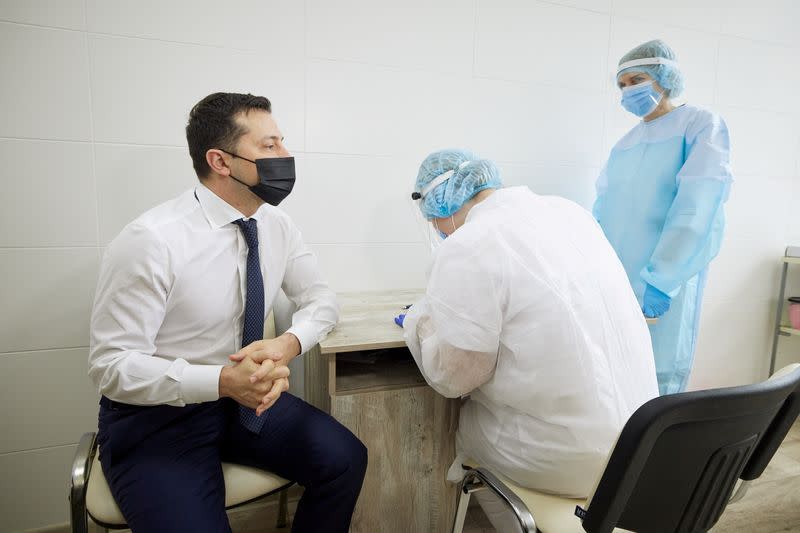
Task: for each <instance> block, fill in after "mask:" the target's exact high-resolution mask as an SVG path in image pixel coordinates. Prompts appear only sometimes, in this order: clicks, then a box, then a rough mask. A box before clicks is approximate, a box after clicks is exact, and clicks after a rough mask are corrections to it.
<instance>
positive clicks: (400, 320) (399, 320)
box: [394, 313, 406, 328]
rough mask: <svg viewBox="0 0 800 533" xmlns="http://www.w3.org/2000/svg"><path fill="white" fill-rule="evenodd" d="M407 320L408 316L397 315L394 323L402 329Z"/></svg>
mask: <svg viewBox="0 0 800 533" xmlns="http://www.w3.org/2000/svg"><path fill="white" fill-rule="evenodd" d="M405 319H406V314H405V313H403V314H401V315H397V316H396V317H394V323H395V324H397V325H398V326H400V327H401V328H402V327H403V321H404V320H405Z"/></svg>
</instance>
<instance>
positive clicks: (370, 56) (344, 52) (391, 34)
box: [308, 0, 475, 75]
mask: <svg viewBox="0 0 800 533" xmlns="http://www.w3.org/2000/svg"><path fill="white" fill-rule="evenodd" d="M474 18H475V15H474V9H473V4H472V2H462V1H460V0H441V1H438V2H426V1H425V0H411V1H406V2H393V1H378V2H376V1H374V0H347V1H346V2H327V1H325V0H309V2H308V55H309V56H310V57H315V58H326V59H337V60H345V61H360V62H364V63H370V64H374V65H394V66H402V67H410V68H413V69H425V70H432V71H435V72H451V73H460V74H465V75H469V74H471V72H472V56H473V26H474Z"/></svg>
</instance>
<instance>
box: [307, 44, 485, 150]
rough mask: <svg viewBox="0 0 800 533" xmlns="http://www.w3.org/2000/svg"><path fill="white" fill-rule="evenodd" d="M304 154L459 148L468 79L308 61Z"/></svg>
mask: <svg viewBox="0 0 800 533" xmlns="http://www.w3.org/2000/svg"><path fill="white" fill-rule="evenodd" d="M306 82H307V84H308V96H307V104H306V113H307V123H306V128H307V139H306V151H308V152H333V153H349V154H368V155H392V154H403V155H410V156H411V157H414V158H416V157H419V158H420V160H421V159H422V158H424V157H425V156H426V155H427V154H428V153H429V152H431V151H433V150H435V149H438V148H443V147H447V146H463V145H464V143H465V140H466V138H467V135H466V130H467V128H468V127H469V122H470V120H471V115H472V109H473V108H474V106H475V104H474V102H471V101H470V100H469V79H467V78H458V77H453V76H444V75H438V74H430V73H424V72H410V71H402V70H398V69H396V68H386V67H374V66H369V65H360V64H345V63H336V62H332V61H321V60H320V61H317V60H315V61H310V62H309V63H308V74H307V80H306Z"/></svg>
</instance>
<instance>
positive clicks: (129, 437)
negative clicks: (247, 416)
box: [97, 393, 367, 533]
mask: <svg viewBox="0 0 800 533" xmlns="http://www.w3.org/2000/svg"><path fill="white" fill-rule="evenodd" d="M262 416H266V417H267V419H266V422H265V424H264V427H263V428H262V429H261V432H260V433H258V434H255V433H252V432H250V431H248V430H247V429H245V428H244V427H242V426H241V424H240V423H239V416H238V404H236V403H235V402H233V401H232V400H229V399H222V400H218V401H216V402H206V403H201V404H192V405H187V406H186V407H172V406H168V405H158V406H148V407H142V406H134V405H127V404H121V403H118V402H113V401H110V400H108V399H107V398H105V397H104V398H102V399H101V400H100V417H99V431H98V437H97V438H98V443H99V445H100V463H101V465H102V467H103V473H104V474H105V476H106V479H107V481H108V484H109V487H110V488H111V493H112V494H113V495H114V499H115V500H116V501H117V504H118V505H119V507H120V509H121V510H122V514H123V515H124V516H125V519H126V520H127V521H128V526H129V527H130V528H131V529H132V530H133V531H134V532H135V533H150V532H153V533H155V532H158V533H161V532H176V533H179V532H187V533H189V532H192V533H203V532H208V533H212V532H213V533H220V532H226V531H228V532H229V531H230V525H229V524H228V518H227V516H226V514H225V484H224V482H223V477H222V466H221V462H222V461H225V462H230V463H237V464H243V465H248V466H254V467H256V468H261V469H264V470H268V471H270V472H273V473H275V474H277V475H279V476H281V477H284V478H286V479H290V480H293V481H296V482H297V483H298V484H300V485H302V486H303V487H304V488H305V490H304V492H303V496H302V498H301V499H300V502H299V503H298V506H297V512H296V513H295V516H294V521H293V526H292V531H293V532H298V533H300V532H310V531H315V532H320V531H325V532H331V533H336V532H342V533H346V532H347V531H348V528H349V526H350V519H351V516H352V514H353V508H354V507H355V504H356V500H357V499H358V494H359V492H360V491H361V484H362V482H363V480H364V474H365V472H366V468H367V449H366V447H365V446H364V445H363V444H362V443H361V441H359V440H358V439H357V438H356V437H355V436H354V435H353V434H352V433H351V432H350V431H349V430H348V429H347V428H345V427H344V426H342V425H341V424H340V423H339V422H337V421H336V420H334V419H333V418H332V417H331V416H329V415H327V414H325V413H323V412H322V411H320V410H319V409H316V408H315V407H313V406H311V405H309V404H307V403H306V402H304V401H302V400H300V399H299V398H297V397H295V396H292V395H291V394H288V393H284V394H282V395H281V397H280V398H279V399H278V401H277V402H276V403H275V404H274V405H273V406H272V407H271V408H270V409H269V410H268V411H267V412H266V413H264V415H262Z"/></svg>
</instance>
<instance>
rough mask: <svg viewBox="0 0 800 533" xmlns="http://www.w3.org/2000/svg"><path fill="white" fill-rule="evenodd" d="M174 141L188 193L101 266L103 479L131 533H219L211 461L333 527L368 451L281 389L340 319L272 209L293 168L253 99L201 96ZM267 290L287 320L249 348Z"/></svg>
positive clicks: (155, 213) (298, 243)
mask: <svg viewBox="0 0 800 533" xmlns="http://www.w3.org/2000/svg"><path fill="white" fill-rule="evenodd" d="M186 137H187V141H188V145H189V152H190V154H191V157H192V161H193V165H194V168H195V171H196V173H197V176H198V178H199V181H200V183H199V185H198V186H197V187H196V188H194V189H193V190H189V191H187V192H186V193H184V194H182V195H181V196H179V197H177V198H175V199H174V200H171V201H169V202H167V203H164V204H162V205H160V206H158V207H155V208H154V209H151V210H150V211H148V212H146V213H144V214H143V215H141V216H140V217H139V218H137V219H136V220H134V221H133V222H131V223H130V224H128V226H126V227H125V228H124V229H123V230H122V232H121V233H120V234H119V235H118V236H117V238H116V239H114V241H113V242H112V243H111V244H110V245H109V247H108V249H107V251H106V253H105V256H104V258H103V263H102V267H101V271H100V277H99V281H98V287H97V293H96V297H95V303H94V310H93V312H92V320H91V335H90V336H91V341H90V343H91V346H90V355H89V375H90V376H91V378H92V379H93V380H94V382H95V383H96V384H97V386H98V388H99V390H100V392H101V394H102V395H103V396H102V399H101V401H100V406H101V407H100V416H99V433H98V441H99V443H100V461H101V464H102V466H103V472H104V473H105V475H106V478H107V479H108V482H109V485H110V487H111V491H112V493H113V495H114V498H115V499H116V501H117V503H118V504H119V506H120V509H121V510H122V512H123V515H124V516H125V518H126V520H127V521H128V524H129V526H130V527H131V529H132V530H133V531H134V532H151V531H152V532H156V531H159V532H160V531H170V532H179V531H186V532H192V533H198V532H204V531H208V532H214V533H217V532H221V531H230V526H229V524H228V520H227V516H226V514H225V487H224V482H223V477H222V469H221V461H223V460H224V461H228V462H234V463H240V464H246V465H250V466H255V467H258V468H262V469H264V470H268V471H271V472H274V473H276V474H278V475H280V476H282V477H285V478H287V479H292V480H295V481H297V482H298V483H299V484H300V485H302V486H304V487H305V491H304V493H303V497H302V499H301V500H300V502H299V504H298V507H297V512H296V514H295V518H294V525H293V529H292V530H293V531H296V532H297V531H319V524H325V526H324V529H325V531H330V532H346V531H347V530H348V528H349V524H350V519H351V516H352V512H353V507H354V506H355V503H356V499H357V498H358V494H359V492H360V490H361V484H362V482H363V478H364V473H365V471H366V464H367V451H366V448H365V447H364V445H363V444H362V443H361V442H360V441H359V440H358V439H357V438H356V437H355V436H354V435H353V434H352V433H350V431H348V430H347V429H346V428H345V427H344V426H342V425H341V424H339V423H338V422H336V421H335V420H334V419H333V418H331V417H330V416H329V415H327V414H325V413H323V412H321V411H319V410H318V409H315V408H314V407H312V406H310V405H309V404H307V403H305V402H304V401H302V400H300V399H298V398H296V397H295V396H292V395H291V394H289V393H286V392H285V391H286V390H287V389H288V375H289V370H288V367H287V365H288V363H289V361H291V360H292V359H293V358H294V357H296V356H297V355H299V354H301V353H303V352H305V351H307V350H308V349H309V348H311V347H312V346H314V345H315V344H316V343H317V342H319V340H321V339H322V338H324V336H325V335H327V333H328V332H329V331H330V330H331V329H332V328H333V326H334V325H335V324H336V321H337V320H338V314H339V309H338V305H337V303H336V298H335V295H334V293H333V292H332V291H331V290H330V289H329V288H328V286H327V284H326V283H325V281H323V279H322V276H321V275H320V272H319V269H318V266H317V260H316V257H315V256H314V254H313V253H312V252H311V251H310V250H309V249H308V248H307V247H306V245H305V244H304V243H303V240H302V238H301V236H300V232H299V231H298V229H297V228H296V227H295V226H294V224H293V223H292V221H291V220H290V219H289V217H288V216H287V215H286V214H285V213H283V212H282V211H280V210H279V209H277V208H276V207H274V206H276V205H277V204H278V203H279V202H280V201H281V200H282V199H283V198H285V197H286V196H287V195H288V194H289V192H290V191H291V188H292V185H293V183H294V160H293V158H291V157H290V156H289V152H288V151H287V150H286V148H285V147H284V145H283V136H282V135H281V133H280V130H279V128H278V126H277V124H276V123H275V120H274V119H273V117H272V114H271V104H270V102H269V100H267V99H266V98H264V97H259V96H253V95H249V94H234V93H215V94H212V95H209V96H207V97H206V98H204V99H203V100H201V101H200V102H199V103H198V104H197V105H195V106H194V108H193V109H192V111H191V113H190V117H189V122H188V125H187V126H186ZM270 204H271V205H270ZM279 289H283V291H284V292H285V293H286V295H287V296H288V298H289V299H290V300H291V301H292V302H293V303H294V304H295V306H296V308H297V311H296V312H295V314H294V316H293V318H292V326H291V328H289V330H288V331H287V332H286V333H284V334H283V335H281V336H279V337H278V338H276V339H270V340H262V334H263V327H264V319H265V317H266V315H267V314H268V311H269V309H270V308H271V307H272V303H273V302H274V301H275V297H276V295H277V293H278V290H279Z"/></svg>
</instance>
